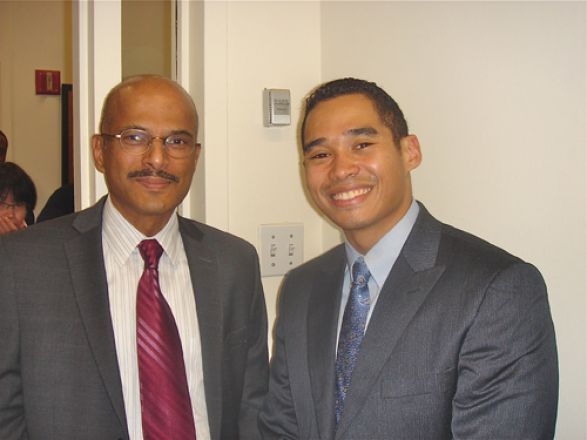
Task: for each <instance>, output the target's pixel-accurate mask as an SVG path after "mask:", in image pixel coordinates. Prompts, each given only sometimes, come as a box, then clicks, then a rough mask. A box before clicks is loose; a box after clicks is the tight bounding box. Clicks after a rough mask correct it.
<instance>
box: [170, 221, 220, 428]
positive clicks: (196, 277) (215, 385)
mask: <svg viewBox="0 0 587 440" xmlns="http://www.w3.org/2000/svg"><path fill="white" fill-rule="evenodd" d="M179 220H180V223H179V224H180V232H181V236H182V240H183V245H184V248H185V252H186V255H187V259H188V265H189V268H190V276H191V280H192V286H193V289H194V293H195V298H196V313H197V315H198V327H199V329H200V340H201V344H202V365H203V372H204V389H205V393H206V405H207V409H208V420H209V422H210V437H211V438H212V439H219V438H220V431H221V423H220V422H221V419H222V377H221V368H222V348H223V340H222V335H223V331H222V329H223V321H222V298H221V297H220V294H219V287H218V283H219V281H218V276H219V273H218V261H217V257H216V254H215V253H214V252H213V251H212V250H211V249H210V248H208V247H207V246H205V245H204V244H203V243H202V232H201V231H200V230H199V229H198V228H197V227H196V226H195V225H194V224H193V223H191V222H189V221H187V220H185V219H183V218H181V217H180V219H179Z"/></svg>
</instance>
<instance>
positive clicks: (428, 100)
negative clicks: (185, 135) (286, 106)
mask: <svg viewBox="0 0 587 440" xmlns="http://www.w3.org/2000/svg"><path fill="white" fill-rule="evenodd" d="M585 17H586V16H585V4H584V3H579V2H574V3H566V2H540V3H538V2H488V3H485V2H483V3H481V2H450V3H449V2H425V3H420V2H377V3H366V2H325V3H323V6H322V28H321V29H322V70H323V79H324V80H328V79H333V78H336V77H341V76H357V77H361V78H366V79H370V80H373V81H376V82H378V83H379V84H380V85H382V86H383V87H384V88H385V89H386V90H387V91H388V92H389V93H390V94H391V95H392V96H394V97H395V98H396V99H397V101H398V102H399V104H400V106H401V107H402V109H403V110H404V112H405V114H406V117H407V119H408V122H409V123H410V128H411V131H412V132H414V133H416V134H418V135H419V138H420V141H421V144H422V149H423V154H424V163H423V165H422V166H421V168H420V169H419V170H416V172H415V173H414V176H415V193H416V197H417V198H419V199H420V200H422V201H423V202H424V203H425V204H426V205H427V207H428V208H429V209H430V210H431V212H432V213H433V214H435V215H436V216H437V217H439V218H440V219H442V220H444V221H446V222H448V223H452V224H454V225H456V226H458V227H461V228H464V229H466V230H469V231H471V232H474V233H476V234H477V235H480V236H482V237H484V238H486V239H488V240H489V241H492V242H494V243H496V244H498V245H500V246H502V247H504V248H506V249H508V250H509V251H511V252H512V253H514V254H517V255H519V256H520V257H522V258H524V259H526V260H528V261H530V262H532V263H534V264H535V265H536V266H537V267H538V268H539V269H540V270H541V271H542V273H543V275H544V277H545V279H546V283H547V285H548V288H549V295H550V303H551V309H552V314H553V318H554V321H555V327H556V332H557V341H558V347H559V356H560V375H561V378H560V405H559V418H558V430H557V438H559V439H564V440H567V439H568V440H571V439H584V438H586V435H587V434H586V429H585V420H586V407H585V392H586V384H585V370H586V365H585V349H586V329H585V316H586V315H585V311H586V303H585V293H586V289H585V286H586V284H585V282H586V280H585V269H586V266H587V263H586V255H585V249H586V247H585V244H586V236H585V226H586V224H585V213H586V193H585V183H586V173H585V169H586V162H585V116H586V115H585V98H586V95H585V93H586V89H585V78H586V71H585V61H586V54H585V49H586V48H585Z"/></svg>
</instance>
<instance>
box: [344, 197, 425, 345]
mask: <svg viewBox="0 0 587 440" xmlns="http://www.w3.org/2000/svg"><path fill="white" fill-rule="evenodd" d="M419 212H420V206H419V205H418V203H417V202H416V201H415V200H412V204H411V206H410V208H409V209H408V212H406V214H405V215H404V216H403V217H402V219H401V220H400V221H399V222H397V224H396V225H395V226H394V227H393V228H391V230H389V232H387V234H385V235H384V236H383V237H381V239H380V240H379V241H378V242H377V243H376V244H375V245H374V246H373V247H372V248H371V249H370V250H369V252H367V254H366V255H363V258H364V259H365V263H367V267H368V268H369V272H371V278H370V279H369V296H370V297H371V307H370V308H369V315H368V316H367V326H368V325H369V320H370V319H371V314H372V313H373V309H374V308H375V304H376V303H377V299H378V298H379V292H380V291H381V287H383V284H384V283H385V280H386V279H387V277H388V276H389V272H391V268H392V267H393V265H394V264H395V261H396V260H397V257H398V256H399V253H400V252H401V250H402V248H403V246H404V244H405V242H406V240H407V238H408V235H410V232H411V231H412V228H413V227H414V223H416V218H417V217H418V213H419ZM345 251H346V258H347V266H346V269H345V272H344V283H343V286H342V297H341V302H340V310H339V315H338V333H337V334H340V327H341V325H342V317H343V314H344V309H345V307H346V303H347V301H348V299H349V294H350V288H351V270H350V268H351V267H352V266H353V263H354V262H355V260H356V259H357V258H358V257H360V256H361V253H359V252H357V251H356V250H355V248H353V246H352V245H351V244H350V243H349V242H348V241H346V240H345ZM365 330H366V327H365ZM337 345H338V341H337Z"/></svg>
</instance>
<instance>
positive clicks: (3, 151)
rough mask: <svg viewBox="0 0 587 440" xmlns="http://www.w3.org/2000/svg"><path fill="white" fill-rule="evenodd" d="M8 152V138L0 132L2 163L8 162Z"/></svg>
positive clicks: (0, 159)
mask: <svg viewBox="0 0 587 440" xmlns="http://www.w3.org/2000/svg"><path fill="white" fill-rule="evenodd" d="M7 152H8V138H7V137H6V135H5V134H4V132H3V131H2V130H0V163H4V162H6V153H7Z"/></svg>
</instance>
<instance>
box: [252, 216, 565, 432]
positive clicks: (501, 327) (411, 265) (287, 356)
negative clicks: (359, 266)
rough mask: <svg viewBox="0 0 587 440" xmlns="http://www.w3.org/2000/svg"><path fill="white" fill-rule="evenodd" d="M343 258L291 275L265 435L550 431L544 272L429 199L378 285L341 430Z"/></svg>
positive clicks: (553, 381)
mask: <svg viewBox="0 0 587 440" xmlns="http://www.w3.org/2000/svg"><path fill="white" fill-rule="evenodd" d="M345 264H346V262H345V252H344V247H343V246H342V245H341V246H338V247H336V248H334V249H332V250H331V251H329V252H327V253H326V254H324V255H322V256H320V257H318V258H316V259H314V260H312V261H310V262H308V263H306V264H304V265H303V266H301V267H299V268H297V269H295V270H293V271H292V272H291V273H290V274H289V275H288V276H287V277H286V279H285V280H284V283H283V286H282V290H281V295H280V301H279V310H278V319H277V322H276V326H275V330H274V333H275V335H274V355H273V358H272V361H271V362H272V363H271V375H270V383H269V394H268V396H267V399H266V401H265V404H264V406H263V410H262V411H261V415H260V426H261V431H262V434H263V437H264V438H266V439H329V440H330V439H340V440H342V439H353V440H355V439H365V440H394V439H406V440H416V439H430V440H441V439H451V438H454V439H467V440H472V439H474V440H480V439H491V440H504V439H512V440H514V439H515V440H521V439H548V438H552V436H553V432H554V426H555V419H556V410H557V394H558V367H557V353H556V346H555V338H554V330H553V326H552V320H551V317H550V311H549V306H548V300H547V294H546V289H545V286H544V282H543V280H542V278H541V276H540V274H539V272H538V271H537V270H536V269H535V268H534V267H533V266H531V265H529V264H527V263H524V262H522V261H521V260H519V259H518V258H516V257H513V256H512V255H510V254H508V253H506V252H504V251H502V250H500V249H498V248H496V247H494V246H492V245H490V244H489V243H487V242H484V241H482V240H480V239H478V238H476V237H473V236H471V235H469V234H466V233H464V232H462V231H459V230H456V229H454V228H452V227H450V226H448V225H445V224H441V223H440V222H438V221H437V220H435V219H434V218H433V217H432V216H431V215H430V214H429V213H428V212H427V211H426V210H425V209H424V207H423V206H420V214H419V216H418V219H417V221H416V224H415V225H414V228H413V230H412V232H411V234H410V236H409V237H408V239H407V241H406V243H405V245H404V248H403V249H402V252H401V254H400V256H399V258H398V259H397V262H396V263H395V265H394V266H393V268H392V270H391V273H390V275H389V277H388V279H387V280H386V282H385V284H384V286H383V287H382V290H381V292H380V296H379V299H378V302H377V304H376V306H375V309H374V311H373V314H372V317H371V320H370V322H369V327H368V329H367V332H366V334H365V338H364V339H363V343H362V346H361V349H360V352H359V357H358V360H357V364H356V366H355V369H354V372H353V377H352V382H351V386H350V390H349V392H348V394H347V396H346V400H345V408H344V412H343V415H342V418H341V420H340V423H339V426H338V428H337V429H335V422H334V401H335V379H334V371H335V368H334V364H335V357H336V347H335V345H336V337H337V335H336V332H337V319H338V312H339V307H340V296H341V287H342V283H343V275H344V270H345Z"/></svg>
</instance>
